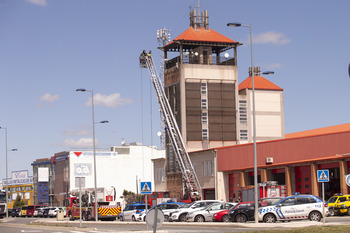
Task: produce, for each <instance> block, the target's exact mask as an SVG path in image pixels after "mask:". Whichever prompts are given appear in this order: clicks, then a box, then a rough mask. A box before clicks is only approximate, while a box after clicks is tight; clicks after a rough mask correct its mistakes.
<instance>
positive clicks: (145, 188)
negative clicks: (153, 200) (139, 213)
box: [141, 182, 152, 213]
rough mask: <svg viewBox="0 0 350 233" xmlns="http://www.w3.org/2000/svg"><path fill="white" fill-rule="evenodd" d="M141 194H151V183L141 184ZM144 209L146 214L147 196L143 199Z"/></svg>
mask: <svg viewBox="0 0 350 233" xmlns="http://www.w3.org/2000/svg"><path fill="white" fill-rule="evenodd" d="M141 194H152V182H141ZM145 201H146V203H145V207H146V213H147V195H146V197H145Z"/></svg>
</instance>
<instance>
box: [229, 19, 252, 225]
mask: <svg viewBox="0 0 350 233" xmlns="http://www.w3.org/2000/svg"><path fill="white" fill-rule="evenodd" d="M227 26H228V27H248V28H249V31H250V37H249V38H250V56H251V66H252V105H253V106H252V107H253V144H254V204H255V211H254V217H255V223H258V222H259V221H258V168H257V153H256V120H255V85H254V76H255V74H254V64H253V38H252V25H243V24H241V23H228V24H227Z"/></svg>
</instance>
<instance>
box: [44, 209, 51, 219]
mask: <svg viewBox="0 0 350 233" xmlns="http://www.w3.org/2000/svg"><path fill="white" fill-rule="evenodd" d="M50 208H51V207H46V208H44V210H43V217H44V218H47V217H49V211H50Z"/></svg>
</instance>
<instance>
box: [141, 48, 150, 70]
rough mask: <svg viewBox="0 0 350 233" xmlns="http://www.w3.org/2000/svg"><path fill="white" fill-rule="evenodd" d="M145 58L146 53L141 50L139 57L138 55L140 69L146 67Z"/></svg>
mask: <svg viewBox="0 0 350 233" xmlns="http://www.w3.org/2000/svg"><path fill="white" fill-rule="evenodd" d="M146 56H148V54H147V53H146V51H145V50H143V51H142V53H141V55H140V67H141V68H147V66H146Z"/></svg>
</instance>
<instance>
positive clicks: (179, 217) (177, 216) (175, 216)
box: [169, 200, 223, 222]
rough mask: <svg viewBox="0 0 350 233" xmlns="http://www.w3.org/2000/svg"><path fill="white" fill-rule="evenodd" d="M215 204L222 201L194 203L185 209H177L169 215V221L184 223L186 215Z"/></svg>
mask: <svg viewBox="0 0 350 233" xmlns="http://www.w3.org/2000/svg"><path fill="white" fill-rule="evenodd" d="M215 203H223V201H218V200H202V201H194V202H192V203H191V204H190V205H189V206H187V207H186V208H178V209H176V210H174V211H172V212H170V213H169V221H179V222H185V221H186V220H187V214H188V213H190V212H193V211H196V210H199V209H203V208H205V207H207V206H208V205H211V204H215Z"/></svg>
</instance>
